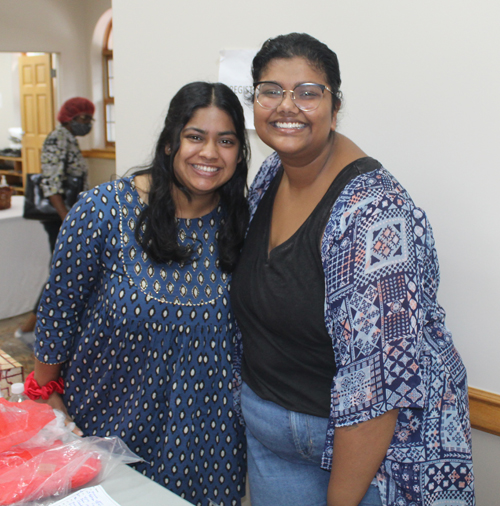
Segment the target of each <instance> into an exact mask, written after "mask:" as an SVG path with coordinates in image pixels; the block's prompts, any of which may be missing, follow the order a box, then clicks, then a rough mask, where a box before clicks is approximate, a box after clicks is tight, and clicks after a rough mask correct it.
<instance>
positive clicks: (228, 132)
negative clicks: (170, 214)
mask: <svg viewBox="0 0 500 506" xmlns="http://www.w3.org/2000/svg"><path fill="white" fill-rule="evenodd" d="M239 148H240V146H239V141H238V138H237V137H236V129H235V127H234V124H233V121H232V119H231V118H230V116H229V115H228V114H227V113H226V112H225V111H222V110H221V109H219V108H218V107H215V106H210V107H204V108H201V109H197V110H196V111H195V113H194V114H193V116H192V118H191V119H190V120H189V121H188V122H187V123H186V125H185V127H184V128H183V129H182V132H181V134H180V146H179V150H178V151H177V153H176V154H175V157H174V173H175V176H176V178H177V179H178V180H179V182H180V183H181V184H182V185H183V186H184V187H186V188H187V190H188V192H189V193H190V194H191V196H192V197H207V196H208V197H210V196H211V195H213V194H214V193H215V192H216V191H217V189H218V188H220V187H221V186H222V185H223V184H225V183H227V182H228V181H229V180H230V179H231V178H232V177H233V174H234V172H235V170H236V165H237V164H238V161H239ZM165 149H166V152H167V153H168V150H169V149H170V148H169V147H168V146H167V147H166V148H165Z"/></svg>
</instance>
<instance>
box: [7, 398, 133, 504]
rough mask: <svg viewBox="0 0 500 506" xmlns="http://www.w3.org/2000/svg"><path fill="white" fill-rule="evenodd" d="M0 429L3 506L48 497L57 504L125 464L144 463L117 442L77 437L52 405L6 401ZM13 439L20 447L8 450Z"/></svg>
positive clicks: (122, 444)
mask: <svg viewBox="0 0 500 506" xmlns="http://www.w3.org/2000/svg"><path fill="white" fill-rule="evenodd" d="M47 408H49V410H50V412H49V411H47ZM37 424H38V425H37ZM0 427H1V429H0V448H3V449H4V451H2V452H1V453H0V505H2V506H3V505H13V504H21V503H23V504H24V503H26V502H31V503H32V504H33V505H35V504H41V503H40V502H37V501H41V500H43V499H44V498H47V497H48V496H55V497H54V498H53V500H54V501H56V500H59V499H61V498H62V497H64V496H65V495H67V494H68V493H69V492H70V491H72V490H73V489H75V488H79V487H82V486H84V485H89V486H90V485H97V484H98V483H100V482H101V481H102V480H104V479H105V478H106V476H108V475H109V473H111V472H112V471H113V469H114V468H115V467H116V466H117V465H119V464H129V463H132V462H138V461H140V460H142V459H141V458H140V457H138V456H137V455H135V454H134V453H132V452H131V451H130V450H129V449H128V448H127V446H126V445H125V443H123V441H122V440H121V439H119V438H117V437H109V438H99V437H83V438H81V437H78V436H76V435H74V434H73V433H72V432H71V431H70V429H69V428H68V427H67V426H65V425H64V415H62V413H61V414H58V412H57V411H54V410H52V408H50V407H49V406H47V405H46V404H39V403H35V402H33V401H25V402H23V403H9V402H7V401H5V400H4V399H0ZM22 428H24V429H22ZM9 439H10V440H11V441H12V443H14V444H10V447H9V448H8V449H5V447H6V446H7V444H8V443H7V441H8V440H9ZM50 502H51V501H50V500H49V501H44V502H43V504H50Z"/></svg>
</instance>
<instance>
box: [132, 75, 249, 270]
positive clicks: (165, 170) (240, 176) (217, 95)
mask: <svg viewBox="0 0 500 506" xmlns="http://www.w3.org/2000/svg"><path fill="white" fill-rule="evenodd" d="M210 106H215V107H217V108H219V109H220V110H222V111H224V112H226V113H227V114H228V115H229V117H230V118H231V120H232V121H233V124H234V128H235V131H236V137H237V138H238V141H239V162H238V164H237V165H236V170H235V173H234V175H233V177H232V178H231V179H230V180H229V181H228V182H227V183H225V184H224V185H223V186H221V187H220V188H219V189H218V190H217V192H218V193H219V196H220V203H221V204H222V205H223V207H224V218H223V220H222V222H221V226H220V228H219V233H218V239H217V241H218V245H219V264H220V267H221V269H222V270H223V271H225V272H231V271H232V270H233V268H234V267H235V265H236V261H237V258H238V255H239V251H240V249H241V246H242V244H243V239H244V236H245V231H246V226H247V223H248V206H247V203H246V199H245V190H246V182H247V175H248V163H249V160H250V147H249V143H248V139H247V133H246V130H245V116H244V113H243V108H242V106H241V104H240V101H239V100H238V97H237V96H236V95H235V94H234V93H233V91H232V90H231V89H230V88H229V87H228V86H226V85H225V84H222V83H207V82H201V81H200V82H194V83H190V84H186V85H185V86H183V87H182V88H181V89H180V90H179V91H178V92H177V93H176V94H175V96H174V98H172V100H171V102H170V106H169V109H168V113H167V117H166V118H165V124H164V127H163V130H162V132H161V134H160V137H159V138H158V141H157V143H156V149H155V154H154V158H153V162H152V163H151V165H150V166H149V167H147V168H146V169H144V170H142V171H140V172H139V173H140V174H145V173H147V174H150V177H151V187H150V190H149V195H148V199H149V202H148V206H147V207H146V208H145V209H144V211H143V212H142V213H141V215H140V216H139V220H138V226H137V228H136V232H135V235H136V239H137V241H138V242H139V244H141V246H142V247H143V248H144V250H145V251H146V253H147V254H148V255H149V256H150V257H151V258H152V259H153V260H155V261H156V262H159V263H165V262H168V261H175V262H189V261H190V260H191V259H192V254H193V250H192V248H189V247H183V246H181V245H180V244H179V243H178V240H177V237H178V228H177V222H176V219H175V203H174V199H173V196H172V185H176V186H177V187H178V188H179V189H180V190H181V191H182V192H184V193H185V194H186V195H187V197H188V198H190V195H189V192H188V190H187V188H185V187H184V186H183V185H182V184H181V183H180V181H179V180H178V179H177V178H176V177H175V172H174V158H175V155H176V153H177V151H178V150H179V147H180V144H181V132H182V130H183V128H184V127H185V126H186V124H187V123H188V121H189V120H190V119H191V118H192V117H193V115H194V113H195V112H196V111H197V110H198V109H202V108H205V107H210ZM167 146H169V147H170V150H169V153H168V154H167V153H166V152H165V148H166V147H167Z"/></svg>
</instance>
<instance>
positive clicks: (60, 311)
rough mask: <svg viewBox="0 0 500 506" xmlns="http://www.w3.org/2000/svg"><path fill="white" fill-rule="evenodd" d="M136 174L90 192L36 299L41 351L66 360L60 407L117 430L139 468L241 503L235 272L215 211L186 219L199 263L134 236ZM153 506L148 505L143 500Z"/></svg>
mask: <svg viewBox="0 0 500 506" xmlns="http://www.w3.org/2000/svg"><path fill="white" fill-rule="evenodd" d="M145 205H146V204H144V202H143V201H142V200H141V198H140V197H139V195H138V193H137V191H136V188H135V185H134V180H133V178H130V177H128V178H124V179H122V180H119V181H115V182H114V183H107V184H102V185H100V186H98V187H96V188H94V189H93V190H90V191H88V192H86V193H83V194H82V195H81V197H80V199H79V201H78V202H77V203H76V204H75V205H74V207H73V209H72V210H71V211H70V213H69V214H68V216H67V217H66V219H65V221H64V223H63V226H62V228H61V231H60V233H59V238H58V242H57V245H56V249H55V252H54V258H53V265H52V270H51V274H50V278H49V281H48V283H47V285H46V288H45V292H44V294H43V296H42V299H41V302H40V308H39V312H38V325H37V331H36V333H37V342H36V346H35V356H36V358H37V359H38V360H39V361H40V362H43V363H47V364H57V363H63V362H64V364H63V369H62V375H63V377H64V380H65V393H64V396H63V399H64V402H65V404H66V407H67V409H68V412H69V414H70V415H71V416H72V417H73V418H74V420H75V422H76V423H77V425H78V426H79V427H80V429H82V431H83V433H84V434H85V435H86V436H93V435H96V436H110V435H116V436H119V437H121V438H122V439H123V440H124V441H125V443H126V444H127V445H128V447H129V448H130V449H131V450H132V451H134V452H136V453H137V454H138V455H139V456H141V457H142V458H143V459H144V462H142V463H139V464H136V465H135V467H136V469H138V470H139V471H141V472H142V473H143V474H145V475H146V476H149V477H150V478H152V479H153V480H155V481H157V482H159V483H160V484H161V485H163V486H164V487H166V488H168V489H170V490H172V491H173V492H175V493H177V494H178V495H180V496H181V497H184V498H185V499H186V500H188V501H189V502H191V503H193V504H198V505H202V504H203V505H206V504H208V499H212V500H213V501H214V503H215V504H217V505H219V504H221V505H224V506H227V505H231V506H234V505H237V504H240V497H241V496H242V495H243V494H244V492H245V485H244V480H245V461H244V457H245V446H244V434H243V427H242V426H241V424H240V421H239V419H238V417H237V416H236V413H235V411H234V409H233V396H232V391H231V390H232V377H233V372H232V363H231V355H232V350H233V344H234V340H235V329H234V327H235V326H234V324H233V321H232V316H231V311H230V305H229V293H228V290H229V286H228V285H229V282H230V276H229V275H226V274H224V273H223V272H221V270H220V269H219V267H218V260H217V256H218V247H217V241H216V235H217V231H218V228H219V224H220V220H221V219H222V216H223V213H222V209H221V208H220V207H219V208H218V209H215V210H214V211H212V212H211V213H209V214H207V215H205V216H202V217H201V218H198V219H192V220H187V219H186V220H183V219H181V220H179V224H178V226H179V241H180V242H181V243H182V244H184V245H186V244H187V243H188V242H189V243H193V242H194V244H195V252H196V256H197V257H198V260H196V261H194V262H193V263H192V264H186V265H180V264H178V263H175V262H171V263H169V264H156V263H154V262H153V261H152V260H150V259H149V258H148V256H147V255H146V253H145V252H144V250H143V249H142V248H141V246H139V245H138V243H137V242H136V240H135V236H134V232H135V228H136V220H137V218H138V215H139V214H140V212H141V210H142V209H143V208H144V206H145ZM146 502H147V501H146Z"/></svg>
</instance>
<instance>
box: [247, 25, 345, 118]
mask: <svg viewBox="0 0 500 506" xmlns="http://www.w3.org/2000/svg"><path fill="white" fill-rule="evenodd" d="M296 56H299V57H302V58H305V59H306V60H308V61H309V62H310V63H312V64H313V65H314V66H315V67H316V68H317V69H318V70H320V71H321V72H323V73H324V74H325V77H326V80H327V82H328V87H329V88H330V89H331V90H332V92H333V95H332V96H333V97H334V100H333V101H332V103H333V109H334V110H335V109H339V108H340V104H341V102H342V93H341V92H340V84H341V79H340V68H339V61H338V59H337V55H336V54H335V53H334V52H333V51H332V50H331V49H330V48H329V47H328V46H327V45H326V44H323V42H320V41H319V40H318V39H315V38H314V37H311V36H310V35H309V34H307V33H289V34H288V35H279V36H278V37H275V38H274V39H267V40H266V42H264V44H263V45H262V47H261V48H260V50H259V52H258V53H257V54H256V55H255V58H254V59H253V63H252V78H253V81H254V83H256V82H258V81H260V76H261V75H262V72H264V70H265V68H266V67H267V65H268V64H269V63H270V62H271V61H272V60H274V59H277V58H294V57H296ZM252 98H253V97H252ZM252 101H253V100H252Z"/></svg>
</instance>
